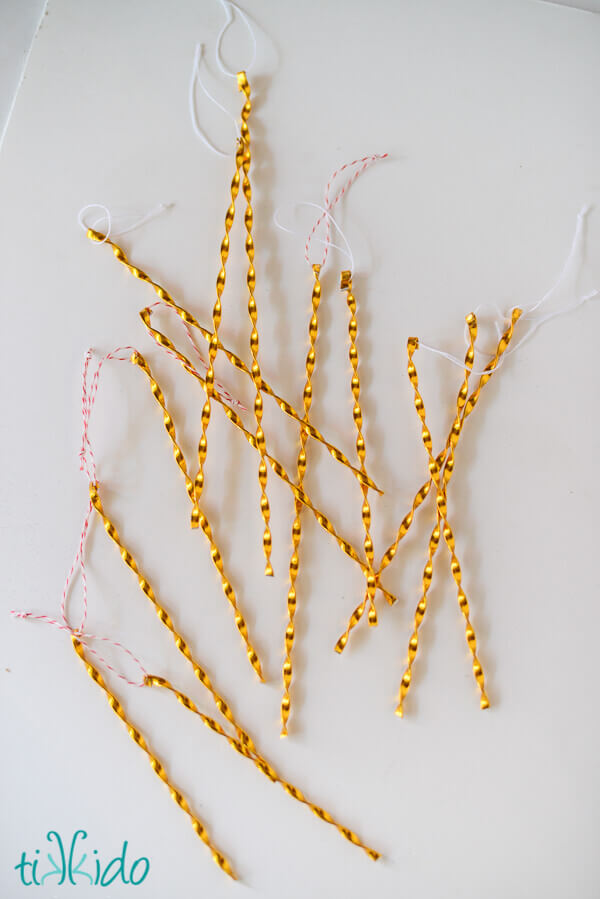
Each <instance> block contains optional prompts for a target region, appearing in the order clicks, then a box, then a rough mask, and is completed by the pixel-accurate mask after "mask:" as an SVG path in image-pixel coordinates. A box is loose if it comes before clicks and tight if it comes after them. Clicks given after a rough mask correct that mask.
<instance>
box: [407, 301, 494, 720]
mask: <svg viewBox="0 0 600 899" xmlns="http://www.w3.org/2000/svg"><path fill="white" fill-rule="evenodd" d="M467 327H468V330H469V346H468V348H467V352H466V355H465V377H464V381H463V383H462V385H461V387H460V390H459V392H458V397H457V401H456V417H455V419H454V422H453V424H452V428H451V432H450V433H451V435H452V436H451V443H450V451H449V455H448V456H447V460H449V459H450V453H451V454H452V467H453V465H454V461H453V460H454V456H453V452H454V447H455V446H456V444H457V442H458V438H459V436H460V432H461V429H462V424H463V418H462V411H463V408H464V405H465V403H466V401H467V397H468V390H469V377H470V374H471V370H472V368H473V360H474V358H475V349H474V345H475V339H476V337H477V319H476V317H475V315H473V314H472V313H471V314H470V315H468V316H467ZM418 346H419V341H418V340H417V338H415V337H411V338H409V340H408V378H409V380H410V382H411V384H412V387H413V391H414V396H415V409H416V411H417V415H418V416H419V418H420V420H421V439H422V441H423V445H424V447H425V449H426V451H427V455H428V457H429V473H430V476H431V480H432V481H433V483H434V484H435V487H436V490H437V510H436V525H435V528H434V529H433V532H432V534H431V537H430V540H429V546H428V558H427V564H426V566H425V570H424V572H423V592H422V595H421V600H420V602H419V604H418V606H417V610H416V612H415V621H414V630H413V634H412V637H411V639H410V641H409V644H408V665H407V668H406V671H405V672H404V676H403V678H402V682H401V686H400V701H399V703H398V707H397V709H396V714H397V715H398V716H400V717H402V714H403V701H404V698H405V696H406V693H407V692H408V689H409V687H410V682H411V677H412V665H413V662H414V660H415V658H416V655H417V651H418V647H419V636H418V631H419V627H420V626H421V623H422V621H423V618H424V617H425V613H426V611H427V595H428V591H429V588H430V586H431V581H432V578H433V560H434V556H435V554H436V552H437V550H438V547H439V543H440V530H441V528H442V523H443V526H444V534H445V536H446V530H447V529H449V525H448V524H447V522H446V521H445V520H444V518H443V517H442V510H444V511H445V510H446V499H445V495H444V494H445V485H446V481H445V479H444V486H442V474H441V470H440V466H439V465H438V462H437V460H436V459H435V458H434V456H433V450H432V440H431V432H430V431H429V428H428V427H427V423H426V420H425V404H424V402H423V398H422V396H421V394H420V392H419V379H418V375H417V369H416V367H415V364H414V362H413V355H414V353H415V350H416V349H417V348H418ZM444 468H445V466H444ZM450 534H452V532H451V531H450ZM447 542H448V541H447ZM448 545H449V548H450V551H451V553H452V566H451V567H452V572H453V573H454V569H455V564H456V566H457V567H458V571H459V573H460V565H459V564H458V559H456V556H455V555H454V551H453V546H454V537H453V536H452V539H451V542H449V543H448ZM471 630H472V629H471ZM474 640H475V634H474V632H473V641H474ZM477 664H478V665H479V663H478V662H477ZM479 670H481V666H479ZM480 689H481V691H482V703H483V697H485V692H484V688H483V673H481V683H480ZM487 705H489V703H488V702H487V697H486V706H485V707H486V708H487ZM482 707H483V706H482Z"/></svg>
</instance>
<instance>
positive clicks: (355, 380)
mask: <svg viewBox="0 0 600 899" xmlns="http://www.w3.org/2000/svg"><path fill="white" fill-rule="evenodd" d="M340 289H341V290H345V291H346V301H347V304H348V309H349V311H350V324H349V326H348V334H349V336H350V350H349V353H348V355H349V359H350V364H351V365H352V377H351V380H350V390H351V392H352V397H353V399H354V408H353V410H352V414H353V417H354V424H355V425H356V432H357V436H356V454H357V456H358V460H359V462H360V470H361V471H365V457H366V446H365V439H364V437H363V433H362V420H363V419H362V409H361V407H360V378H359V374H358V347H357V345H356V336H357V333H358V322H357V320H356V299H355V297H354V293H353V291H352V273H351V272H350V271H343V272H342V273H341V277H340ZM361 488H362V495H363V505H362V520H363V527H364V529H365V540H364V549H365V555H366V557H367V564H368V566H369V572H368V574H367V588H366V592H365V597H364V599H363V601H362V602H361V603H360V605H358V606H357V607H356V609H355V610H354V612H353V613H352V616H351V618H350V621H349V622H348V626H347V628H346V631H345V632H344V633H343V634H342V636H341V637H340V638H339V640H338V642H337V643H336V646H335V649H336V651H337V652H342V650H343V649H344V647H345V645H346V643H347V642H348V637H349V636H350V631H351V630H352V629H353V628H354V627H356V625H357V624H358V622H359V621H360V620H361V618H362V616H363V614H364V612H365V609H366V607H367V605H368V606H369V613H368V620H369V624H370V625H371V626H374V625H376V624H377V611H376V609H375V593H376V591H377V577H376V575H375V571H374V564H375V555H374V549H373V540H372V538H371V506H370V504H369V488H368V487H367V486H366V485H365V484H364V483H363V484H361Z"/></svg>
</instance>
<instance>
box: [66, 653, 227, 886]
mask: <svg viewBox="0 0 600 899" xmlns="http://www.w3.org/2000/svg"><path fill="white" fill-rule="evenodd" d="M72 640H73V648H74V650H75V652H76V653H77V655H78V656H79V658H80V659H81V661H82V662H83V664H84V665H85V667H86V670H87V673H88V674H89V676H90V677H91V679H92V680H93V681H94V683H96V684H98V686H99V687H100V689H101V690H103V691H104V693H105V695H106V698H107V699H108V702H109V705H110V707H111V709H112V710H113V712H114V713H115V715H117V716H118V717H119V718H120V719H121V721H122V722H123V724H124V725H125V727H126V728H127V731H128V733H129V736H130V737H131V739H132V740H133V742H134V743H137V745H138V746H139V747H140V749H141V750H142V752H145V753H146V755H147V756H148V759H149V760H150V764H151V765H152V770H153V771H154V773H155V774H156V775H157V777H160V779H161V780H162V782H163V783H164V784H165V785H166V786H167V787H168V788H169V792H170V794H171V797H172V799H173V801H174V802H176V803H177V805H178V806H179V808H180V809H182V811H184V812H185V813H186V815H187V816H188V817H189V819H190V821H191V822H192V827H193V828H194V830H195V831H196V833H197V834H198V836H199V837H200V839H201V840H202V842H203V843H204V844H205V845H206V846H208V848H209V849H210V852H211V855H212V857H213V861H214V862H215V863H216V864H217V865H218V866H219V868H220V869H221V870H222V871H225V873H226V874H228V875H229V876H230V877H232V878H233V879H234V880H236V876H235V874H234V872H233V869H232V867H231V864H230V863H229V861H228V860H227V859H226V858H225V856H224V855H223V853H222V852H219V850H218V849H217V848H216V846H215V845H214V844H213V843H212V841H211V839H210V837H209V835H208V831H207V830H206V827H205V826H204V824H203V823H202V821H200V819H199V818H197V817H196V815H195V814H194V813H193V811H192V810H191V808H190V806H189V804H188V802H187V800H186V798H185V796H183V794H182V793H180V792H179V790H178V789H177V788H176V787H174V786H173V784H172V783H171V781H170V780H169V776H168V774H167V772H166V770H165V768H164V765H163V764H162V762H161V761H160V760H159V759H158V758H157V757H156V756H155V755H154V753H153V752H152V750H151V749H150V748H149V746H148V744H147V743H146V740H145V739H144V737H143V735H142V734H141V733H140V731H139V730H138V729H137V728H136V727H134V725H133V724H132V723H131V721H129V719H128V718H127V715H126V714H125V710H124V709H123V706H122V705H121V703H120V702H119V700H118V699H117V697H116V696H115V695H114V693H111V691H110V690H109V689H108V687H107V686H106V684H105V682H104V679H103V677H102V675H101V674H100V672H99V671H98V669H97V668H95V667H94V665H92V663H91V662H90V660H89V659H88V657H87V656H86V654H85V652H84V649H83V646H82V644H81V642H80V641H79V640H78V639H77V637H75V636H73V637H72Z"/></svg>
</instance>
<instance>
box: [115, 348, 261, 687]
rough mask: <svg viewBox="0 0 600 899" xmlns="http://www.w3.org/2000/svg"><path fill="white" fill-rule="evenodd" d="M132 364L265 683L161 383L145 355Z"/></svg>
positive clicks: (137, 355) (250, 655)
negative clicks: (143, 379)
mask: <svg viewBox="0 0 600 899" xmlns="http://www.w3.org/2000/svg"><path fill="white" fill-rule="evenodd" d="M131 361H132V363H133V364H134V365H137V366H138V368H141V369H142V371H143V372H144V374H145V375H146V376H147V378H148V380H149V381H150V389H151V390H152V394H153V396H154V399H155V400H156V402H157V403H158V405H159V406H160V408H161V409H162V412H163V421H164V425H165V430H166V431H167V434H168V435H169V437H170V438H171V442H172V444H173V454H174V456H175V461H176V462H177V464H178V466H179V468H180V469H181V470H182V472H183V474H184V476H185V481H186V489H187V493H188V496H189V497H190V499H191V500H192V502H193V503H194V511H193V514H194V517H195V520H196V521H197V522H198V524H199V525H200V527H201V528H202V531H203V532H204V535H205V537H206V539H207V540H208V544H209V546H210V557H211V559H212V562H213V565H214V566H215V568H216V569H217V571H218V573H219V576H220V578H221V586H222V588H223V593H224V594H225V596H226V597H227V600H228V601H229V604H230V605H231V608H232V609H233V611H234V615H235V626H236V627H237V629H238V631H239V632H240V635H241V637H242V640H243V641H244V644H245V646H246V655H247V656H248V660H249V662H250V664H251V665H252V667H253V668H254V670H255V671H256V673H257V675H258V677H259V679H260V680H261V681H264V677H263V674H262V666H261V664H260V659H259V657H258V654H257V652H256V650H255V649H254V646H253V645H252V642H251V640H250V637H249V635H248V626H247V624H246V620H245V618H244V616H243V615H242V613H241V611H240V608H239V606H238V604H237V597H236V595H235V590H234V589H233V586H232V584H231V581H230V580H229V578H228V577H227V575H226V573H225V568H224V565H223V558H222V556H221V553H220V551H219V547H218V546H217V544H216V542H215V538H214V535H213V531H212V528H211V526H210V522H209V520H208V518H207V517H206V515H205V514H204V512H203V511H202V509H201V508H200V506H199V505H198V494H197V492H196V489H195V488H196V484H194V482H193V481H192V480H191V478H190V477H189V475H188V473H187V465H186V461H185V457H184V455H183V452H182V450H181V447H180V446H179V445H178V443H177V438H176V433H175V424H174V422H173V419H172V417H171V414H170V412H169V411H168V409H167V407H166V404H165V398H164V395H163V392H162V390H161V389H160V387H159V385H158V384H157V382H156V381H155V380H154V378H153V377H152V372H151V371H150V368H149V367H148V363H147V362H146V360H145V359H144V357H143V356H142V355H141V353H137V352H136V353H133V354H132V356H131ZM213 395H214V394H213Z"/></svg>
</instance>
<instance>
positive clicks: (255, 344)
mask: <svg viewBox="0 0 600 899" xmlns="http://www.w3.org/2000/svg"><path fill="white" fill-rule="evenodd" d="M237 81H238V88H239V89H240V90H241V91H242V92H243V94H244V96H245V97H246V102H245V103H244V106H243V109H242V129H241V130H242V138H241V143H242V147H243V155H242V169H243V172H244V175H243V178H242V192H243V194H244V197H245V199H246V212H245V214H244V224H245V226H246V241H245V246H246V256H247V257H248V273H247V275H246V284H247V285H248V315H249V317H250V323H251V325H252V331H251V332H250V352H251V353H252V367H251V369H250V370H251V372H252V380H253V381H254V386H255V388H256V396H255V397H254V419H255V421H256V431H255V435H254V436H255V437H256V445H257V447H258V451H259V453H260V462H259V465H258V483H259V485H260V511H261V513H262V517H263V522H264V531H263V552H264V555H265V574H266V575H267V576H268V577H273V566H272V565H271V546H272V538H271V529H270V527H269V522H270V519H271V509H270V506H269V499H268V497H267V463H266V461H265V451H266V448H265V434H264V431H263V429H262V417H263V401H262V394H261V385H262V377H261V373H260V365H259V362H258V348H259V338H258V328H257V327H256V325H257V321H258V311H257V308H256V300H255V299H254V288H255V287H256V272H255V270H254V238H253V237H252V223H253V219H254V213H253V212H252V186H251V184H250V164H251V161H252V156H251V153H250V128H249V126H248V120H249V118H250V113H251V112H252V103H251V101H250V85H249V83H248V79H247V78H246V73H245V72H238V76H237ZM215 352H216V351H215Z"/></svg>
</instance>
